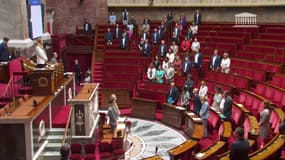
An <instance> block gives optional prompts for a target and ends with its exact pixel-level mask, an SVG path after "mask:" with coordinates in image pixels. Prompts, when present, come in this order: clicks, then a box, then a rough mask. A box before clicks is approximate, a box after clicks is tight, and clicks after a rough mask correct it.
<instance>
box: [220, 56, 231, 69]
mask: <svg viewBox="0 0 285 160" xmlns="http://www.w3.org/2000/svg"><path fill="white" fill-rule="evenodd" d="M230 66H231V59H230V58H229V55H228V53H224V55H223V59H222V61H221V72H222V73H229V72H230Z"/></svg>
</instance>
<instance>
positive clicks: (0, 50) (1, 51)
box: [0, 37, 9, 62]
mask: <svg viewBox="0 0 285 160" xmlns="http://www.w3.org/2000/svg"><path fill="white" fill-rule="evenodd" d="M8 42H9V38H7V37H4V38H3V42H2V43H1V44H0V62H8V61H9V50H8Z"/></svg>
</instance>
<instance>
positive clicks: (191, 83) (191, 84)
mask: <svg viewBox="0 0 285 160" xmlns="http://www.w3.org/2000/svg"><path fill="white" fill-rule="evenodd" d="M193 87H194V81H193V80H192V75H191V74H188V75H187V79H186V81H185V82H184V88H186V89H187V91H188V92H189V95H190V97H192V96H193Z"/></svg>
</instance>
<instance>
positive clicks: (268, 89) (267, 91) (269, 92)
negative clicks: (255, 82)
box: [264, 86, 274, 99]
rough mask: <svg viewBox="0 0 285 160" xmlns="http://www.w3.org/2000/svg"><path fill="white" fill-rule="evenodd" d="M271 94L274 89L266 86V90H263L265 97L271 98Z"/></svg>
mask: <svg viewBox="0 0 285 160" xmlns="http://www.w3.org/2000/svg"><path fill="white" fill-rule="evenodd" d="M273 94H274V89H273V88H271V87H270V86H267V87H266V90H265V94H264V96H265V97H266V98H267V99H271V98H272V97H273Z"/></svg>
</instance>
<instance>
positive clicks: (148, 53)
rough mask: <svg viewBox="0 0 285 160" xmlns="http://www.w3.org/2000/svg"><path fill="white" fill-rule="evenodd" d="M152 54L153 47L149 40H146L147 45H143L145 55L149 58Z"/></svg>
mask: <svg viewBox="0 0 285 160" xmlns="http://www.w3.org/2000/svg"><path fill="white" fill-rule="evenodd" d="M150 52H151V46H150V44H149V43H148V40H147V39H146V40H145V43H144V45H143V54H144V56H146V57H149V56H150Z"/></svg>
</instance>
